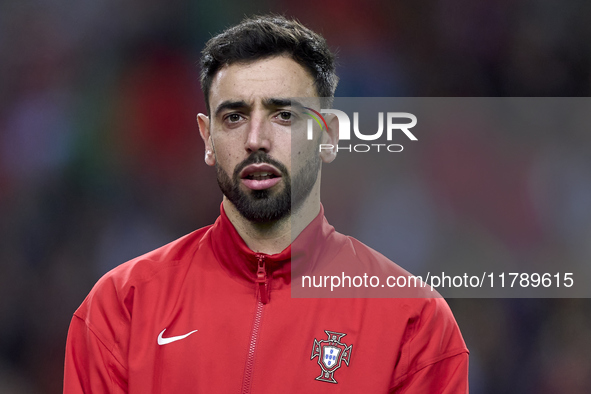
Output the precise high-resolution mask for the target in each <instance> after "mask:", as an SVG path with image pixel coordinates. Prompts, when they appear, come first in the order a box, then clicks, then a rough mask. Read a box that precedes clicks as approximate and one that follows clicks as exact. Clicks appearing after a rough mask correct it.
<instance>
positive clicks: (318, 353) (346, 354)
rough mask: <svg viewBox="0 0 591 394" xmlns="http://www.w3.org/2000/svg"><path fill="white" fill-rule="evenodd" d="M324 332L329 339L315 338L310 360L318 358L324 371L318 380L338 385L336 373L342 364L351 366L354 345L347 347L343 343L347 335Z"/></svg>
mask: <svg viewBox="0 0 591 394" xmlns="http://www.w3.org/2000/svg"><path fill="white" fill-rule="evenodd" d="M324 332H325V333H326V335H328V339H327V340H324V341H319V340H317V339H316V338H314V346H313V347H312V357H310V360H313V359H314V357H318V365H320V368H321V369H322V371H321V373H320V376H318V377H317V378H316V380H320V381H322V382H328V383H338V382H337V381H336V380H335V378H334V373H335V371H336V370H337V369H339V368H340V367H341V363H342V362H344V363H345V364H347V366H349V361H351V352H352V351H353V345H349V346H347V344H345V343H342V342H341V338H342V337H344V336H345V335H347V334H343V333H340V332H334V331H327V330H324Z"/></svg>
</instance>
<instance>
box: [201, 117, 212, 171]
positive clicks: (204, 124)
mask: <svg viewBox="0 0 591 394" xmlns="http://www.w3.org/2000/svg"><path fill="white" fill-rule="evenodd" d="M197 124H198V125H199V134H201V138H203V142H204V143H205V163H206V164H207V165H208V166H213V165H215V155H214V153H213V142H212V141H211V133H210V129H209V125H210V123H209V117H208V116H207V115H205V114H197Z"/></svg>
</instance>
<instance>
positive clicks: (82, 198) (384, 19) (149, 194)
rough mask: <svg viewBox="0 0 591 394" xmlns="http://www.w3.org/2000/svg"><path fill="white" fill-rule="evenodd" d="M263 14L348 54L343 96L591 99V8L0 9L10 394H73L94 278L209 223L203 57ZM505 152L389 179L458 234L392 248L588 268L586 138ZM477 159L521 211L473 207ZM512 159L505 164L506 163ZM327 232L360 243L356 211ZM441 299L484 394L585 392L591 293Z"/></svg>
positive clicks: (25, 2)
mask: <svg viewBox="0 0 591 394" xmlns="http://www.w3.org/2000/svg"><path fill="white" fill-rule="evenodd" d="M269 11H272V12H276V13H283V14H285V15H287V16H291V17H296V18H298V19H300V20H301V21H302V22H303V23H304V24H306V25H308V26H309V27H311V28H313V29H315V30H317V31H319V32H321V33H323V34H324V35H325V37H326V38H327V40H328V42H329V44H330V45H331V46H332V47H333V48H335V49H337V50H338V53H339V69H338V71H339V74H340V77H341V83H340V86H339V88H338V91H337V95H338V96H383V97H388V96H417V97H430V96H443V97H447V96H589V93H590V91H591V78H590V75H591V23H590V22H591V2H588V1H585V0H570V1H568V2H556V1H551V0H539V1H530V0H517V1H514V0H511V1H509V0H501V1H499V0H494V1H493V0H480V1H469V0H438V1H410V0H404V1H387V0H370V1H365V2H354V1H349V0H344V1H336V0H329V1H324V2H318V1H311V0H300V1H299V2H288V1H285V0H278V1H269V0H267V1H263V0H255V1H251V2H241V1H236V0H221V1H197V0H193V1H186V0H169V1H162V0H144V1H133V0H119V1H112V0H95V1H68V0H52V1H41V0H19V1H17V0H5V1H2V2H1V3H0V53H1V55H2V61H1V62H0V393H15V394H21V393H33V394H36V393H59V392H61V390H62V383H61V380H62V372H63V354H64V345H65V340H66V333H67V328H68V324H69V321H70V318H71V316H72V313H73V311H74V310H75V309H76V308H77V307H78V305H79V304H80V303H81V302H82V300H83V299H84V297H85V296H86V294H87V293H88V291H89V290H90V289H91V287H92V285H93V284H94V283H95V282H96V280H97V279H98V278H99V277H100V276H101V275H102V274H104V273H105V272H106V271H108V270H109V269H111V268H113V267H114V266H116V265H118V264H120V263H122V262H124V261H126V260H128V259H130V258H132V257H135V256H137V255H139V254H142V253H144V252H147V251H149V250H151V249H154V248H155V247H158V246H160V245H162V244H165V243H167V242H169V241H172V240H173V239H175V238H177V237H179V236H181V235H183V234H186V233H188V232H190V231H192V230H194V229H196V228H199V227H202V226H204V225H207V224H210V223H211V222H213V220H215V218H216V216H217V214H218V212H219V202H220V200H221V195H220V193H219V191H218V188H217V185H216V183H215V178H214V174H213V171H211V169H210V168H208V167H206V165H205V164H204V163H203V146H202V142H201V141H200V139H199V136H198V131H197V126H196V122H195V115H196V113H197V112H204V105H203V99H202V96H201V92H200V89H199V85H198V69H197V67H196V62H197V61H198V58H199V51H200V49H201V48H202V46H203V44H204V43H205V41H206V40H207V39H208V38H210V37H211V36H212V34H215V33H217V32H219V31H220V30H222V29H223V28H225V27H227V26H229V25H231V24H233V23H236V22H238V21H239V20H240V19H242V18H243V17H244V15H252V14H254V13H266V12H269ZM495 142H496V144H497V145H496V148H495V149H488V148H487V146H488V145H487V144H486V143H482V141H479V140H478V139H477V138H476V139H474V140H471V141H470V143H468V144H467V145H463V146H459V147H457V149H456V151H452V152H451V153H450V154H449V155H448V156H445V155H444V156H443V157H435V158H434V159H433V162H430V161H429V158H425V161H424V162H421V163H419V164H420V165H421V168H422V169H423V170H422V171H423V172H422V175H421V179H420V185H421V187H416V180H413V179H407V178H405V177H404V175H403V173H402V172H400V174H401V175H400V178H397V176H398V175H397V174H398V172H396V171H394V172H393V173H392V175H391V176H392V178H391V179H392V181H391V182H390V184H391V185H392V186H393V187H396V188H395V189H392V190H389V191H385V193H386V192H388V193H392V194H391V195H392V196H399V198H400V199H401V201H402V200H405V199H406V200H410V201H418V203H417V205H416V208H417V210H419V211H420V212H422V213H423V215H422V216H421V218H423V219H424V218H425V217H427V218H429V217H430V216H429V215H435V216H436V215H438V212H442V211H444V212H448V213H450V212H451V213H450V214H451V215H452V216H453V221H454V223H455V225H454V226H452V227H449V228H447V227H435V229H433V228H431V227H429V229H430V232H429V234H431V235H432V234H444V235H445V238H444V239H443V241H445V242H442V238H441V237H437V236H433V237H425V238H424V239H422V240H421V243H420V250H418V251H417V245H416V244H413V245H409V248H412V247H414V248H415V249H409V250H405V249H404V243H403V244H402V245H401V246H400V247H401V249H400V250H399V251H398V252H396V251H395V252H393V253H394V254H395V255H394V256H392V255H390V257H392V258H393V259H394V260H397V261H399V260H400V259H397V258H396V254H397V253H399V254H400V255H401V256H404V257H405V258H406V257H408V258H409V259H413V258H414V259H415V260H420V259H430V258H431V259H432V258H434V257H433V256H439V255H440V252H441V250H440V249H438V248H440V247H441V245H442V243H443V244H445V245H446V246H445V251H444V255H445V257H446V258H465V259H470V258H471V257H470V256H473V255H474V256H475V255H478V254H480V253H482V251H483V250H484V251H487V253H490V254H491V255H492V256H497V257H498V258H506V259H511V260H513V261H520V259H522V258H524V256H526V258H525V260H527V261H531V260H532V256H545V258H546V259H550V260H552V259H555V260H556V261H557V263H558V262H560V261H564V260H565V259H578V260H580V261H587V262H588V261H589V260H590V258H591V246H590V244H591V242H589V241H591V213H590V211H591V208H590V207H591V132H590V133H568V132H562V131H561V130H557V131H556V132H554V133H551V132H546V131H543V130H542V131H540V133H539V135H538V134H535V133H529V134H528V135H527V136H519V135H518V136H511V135H499V136H495ZM478 148H479V149H481V150H480V151H478V150H476V151H474V150H473V149H478ZM474 152H478V153H476V154H475V153H474ZM469 153H472V154H475V155H476V156H477V157H478V158H479V160H480V161H479V162H480V163H481V167H478V168H484V169H486V171H487V173H486V175H487V179H493V180H496V181H497V182H498V183H497V184H495V187H498V188H502V187H503V186H504V182H505V181H507V182H509V183H511V184H512V185H517V186H518V187H517V189H519V190H524V194H523V195H520V196H519V200H518V203H519V206H518V207H516V208H515V207H513V208H514V209H516V210H517V211H518V212H525V213H524V214H523V215H520V216H518V217H516V216H514V215H511V214H505V215H503V213H502V212H497V213H495V214H494V215H493V217H491V216H490V215H488V216H487V215H479V214H475V210H474V209H475V208H474V207H473V206H470V204H464V202H465V201H466V200H470V196H471V194H470V193H471V191H473V190H476V189H478V188H479V187H481V186H482V184H483V183H485V182H484V181H483V179H482V178H481V177H479V176H478V173H469V174H466V173H463V172H462V168H461V167H458V166H454V165H453V160H454V155H458V154H459V155H461V154H469ZM506 155H509V157H510V159H511V160H510V161H509V162H510V163H513V164H514V166H512V168H511V171H507V169H506V168H504V167H503V166H495V164H496V163H498V162H499V161H504V160H506V159H507V156H506ZM501 156H502V157H501ZM437 160H439V161H437ZM505 162H506V161H505ZM442 163H448V164H450V163H451V164H450V165H448V166H442V165H440V164H442ZM385 164H386V165H387V163H385ZM433 171H436V173H435V174H436V176H432V175H433ZM437 171H438V172H437ZM509 173H510V174H509ZM446 185H447V186H446ZM450 185H451V186H450ZM531 185H537V186H536V187H533V186H531ZM403 186H408V188H406V187H403ZM455 186H457V187H458V189H455ZM327 187H328V186H327ZM409 190H410V192H409ZM487 190H488V189H487ZM492 190H494V188H493V189H492ZM324 193H325V195H326V197H327V199H335V203H334V204H333V205H331V203H328V202H325V206H326V208H327V216H328V218H329V220H330V218H331V216H330V210H331V209H332V210H333V211H334V210H337V209H346V206H345V207H341V208H338V207H339V205H338V201H336V200H338V199H337V198H336V197H335V196H336V195H338V194H342V193H343V191H336V190H330V188H329V189H328V190H325V191H324ZM481 193H482V191H481ZM442 194H445V195H446V197H447V200H446V207H442V206H441V205H438V203H437V201H438V199H437V198H436V197H438V196H440V195H442ZM491 198H492V199H494V196H491ZM508 201H509V202H507V204H511V202H510V201H511V200H510V199H509V200H508ZM331 207H332V208H331ZM476 208H477V212H485V208H483V207H476ZM425 212H428V213H429V215H427V214H424V213H425ZM507 212H515V211H514V210H507ZM405 220H406V221H407V223H409V224H410V225H412V223H414V222H413V217H412V215H411V216H409V217H407V218H405ZM421 223H423V222H421ZM421 223H419V225H418V227H416V229H418V230H417V231H418V234H420V233H421V231H420V230H421V229H425V228H426V227H425V225H424V223H423V224H421ZM428 223H430V224H434V225H435V226H441V223H443V221H441V220H428ZM523 223H528V224H531V225H524V224H523ZM335 224H336V225H337V228H338V229H339V230H341V231H342V232H345V233H351V234H361V238H363V234H364V227H363V225H364V222H363V220H361V219H360V218H355V217H349V218H348V220H345V221H343V222H342V223H335ZM421 226H423V227H421ZM370 238H371V236H370ZM362 240H363V239H362ZM466 240H469V242H466ZM378 249H379V247H378ZM471 253H472V255H471ZM399 262H400V261H399ZM419 263H420V261H419ZM449 303H450V305H451V307H452V310H453V311H454V314H455V315H456V318H457V320H458V322H459V325H460V327H461V329H462V331H463V333H464V337H465V339H466V342H467V344H468V347H469V348H470V350H471V371H470V373H471V392H472V393H477V394H478V393H542V394H545V393H573V394H577V393H589V392H591V356H590V355H591V302H590V301H589V300H587V299H517V300H516V299H450V300H449Z"/></svg>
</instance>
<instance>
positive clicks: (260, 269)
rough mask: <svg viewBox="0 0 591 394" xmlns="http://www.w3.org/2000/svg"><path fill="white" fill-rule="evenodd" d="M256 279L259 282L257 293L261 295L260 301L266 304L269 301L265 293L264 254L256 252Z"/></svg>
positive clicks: (265, 272)
mask: <svg viewBox="0 0 591 394" xmlns="http://www.w3.org/2000/svg"><path fill="white" fill-rule="evenodd" d="M257 259H258V265H257V279H256V282H257V283H258V284H259V294H260V295H261V302H262V303H263V304H266V303H268V302H269V295H268V294H267V271H266V270H265V255H263V254H257Z"/></svg>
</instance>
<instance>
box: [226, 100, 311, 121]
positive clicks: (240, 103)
mask: <svg viewBox="0 0 591 394" xmlns="http://www.w3.org/2000/svg"><path fill="white" fill-rule="evenodd" d="M263 105H264V106H265V107H289V106H293V107H297V108H303V107H304V106H303V105H302V103H300V102H299V101H297V100H294V99H289V98H278V97H272V98H268V99H264V100H263ZM248 107H250V105H249V104H248V103H247V102H246V101H244V100H226V101H223V102H222V103H221V104H220V105H218V106H217V108H216V110H215V116H218V115H219V114H220V112H222V111H225V110H233V109H242V108H248Z"/></svg>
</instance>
